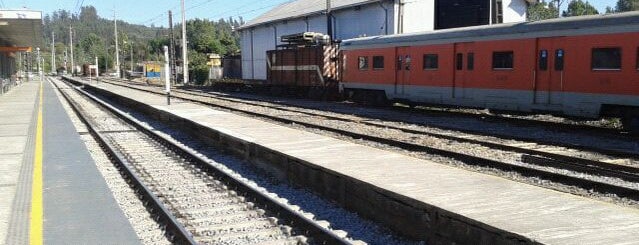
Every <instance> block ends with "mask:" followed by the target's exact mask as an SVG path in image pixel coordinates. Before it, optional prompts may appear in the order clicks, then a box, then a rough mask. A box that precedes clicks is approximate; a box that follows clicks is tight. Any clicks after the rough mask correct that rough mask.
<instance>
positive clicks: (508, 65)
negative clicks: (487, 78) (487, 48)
mask: <svg viewBox="0 0 639 245" xmlns="http://www.w3.org/2000/svg"><path fill="white" fill-rule="evenodd" d="M514 61H515V54H514V52H513V51H505V52H493V69H513V68H514Z"/></svg>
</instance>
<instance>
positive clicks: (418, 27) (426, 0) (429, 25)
mask: <svg viewBox="0 0 639 245" xmlns="http://www.w3.org/2000/svg"><path fill="white" fill-rule="evenodd" d="M401 9H402V11H403V21H402V28H401V32H402V33H410V32H421V31H432V30H435V0H404V1H402V6H401Z"/></svg>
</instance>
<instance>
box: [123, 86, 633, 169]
mask: <svg viewBox="0 0 639 245" xmlns="http://www.w3.org/2000/svg"><path fill="white" fill-rule="evenodd" d="M110 84H113V85H118V86H123V85H120V84H117V83H110ZM126 87H128V88H132V89H136V90H139V91H144V92H151V93H156V94H161V93H159V92H156V91H152V90H145V89H141V88H136V87H131V86H126ZM181 93H184V92H181ZM186 94H189V95H193V96H200V97H205V98H213V99H219V100H224V101H228V102H233V103H243V104H247V105H251V106H259V107H265V108H270V109H274V110H281V111H288V112H294V113H300V114H305V115H309V116H314V117H323V118H326V119H330V120H338V121H343V122H351V123H358V124H364V125H369V126H375V127H380V128H388V129H395V130H399V131H402V132H406V133H411V134H421V135H426V136H431V137H436V138H440V139H445V140H453V141H458V142H464V143H470V144H477V145H481V146H485V147H488V148H492V149H498V150H503V151H510V152H517V153H521V154H524V155H523V156H522V161H523V162H525V163H529V164H534V165H541V166H547V167H555V168H557V167H559V168H563V169H569V170H574V171H579V172H582V173H588V174H599V175H605V176H609V177H614V178H620V179H623V180H627V181H635V182H639V168H636V167H631V166H625V165H620V164H611V163H606V162H602V161H596V160H590V159H584V158H579V157H573V156H566V155H562V154H556V153H551V152H545V151H539V150H534V149H528V148H523V147H517V146H512V145H506V144H499V143H493V142H487V141H482V140H476V139H468V138H463V137H458V136H452V135H444V134H439V133H432V132H424V131H421V130H414V129H407V128H402V127H396V126H389V125H381V124H379V123H375V122H367V121H356V120H352V119H347V118H341V117H337V116H329V115H321V114H316V113H311V112H304V111H299V110H295V109H289V108H283V107H279V106H269V105H261V104H258V103H253V102H248V101H240V100H239V99H235V98H232V99H229V98H218V97H213V96H210V95H208V94H198V93H194V92H190V91H189V92H188V93H186ZM177 98H180V99H183V100H186V101H190V102H195V103H200V104H205V105H208V106H216V107H221V108H224V109H227V110H232V111H239V112H242V113H247V114H250V115H253V116H259V117H266V115H263V114H260V113H253V112H251V111H247V110H242V109H237V108H234V107H228V106H222V105H219V104H215V103H212V102H207V101H202V100H197V99H192V98H187V97H183V96H177ZM269 103H271V102H269ZM269 119H271V120H276V121H280V122H283V123H287V124H291V123H295V124H308V123H305V122H301V121H297V120H292V119H283V120H280V119H282V118H280V117H276V116H269ZM305 126H307V127H314V128H317V127H318V126H319V125H315V124H308V125H305ZM321 127H323V126H321ZM323 130H327V129H323ZM336 133H337V132H336ZM349 133H350V132H349ZM352 137H355V138H361V137H363V136H361V135H355V136H352ZM366 137H370V136H368V135H367V136H366ZM599 153H604V154H607V153H609V152H599ZM609 155H615V154H609ZM624 156H625V155H624ZM626 157H627V156H626ZM633 158H639V154H638V155H636V156H635V155H633Z"/></svg>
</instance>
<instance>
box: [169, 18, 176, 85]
mask: <svg viewBox="0 0 639 245" xmlns="http://www.w3.org/2000/svg"><path fill="white" fill-rule="evenodd" d="M169 65H170V66H171V82H172V83H175V82H176V81H177V73H176V72H175V36H174V35H173V12H171V10H169Z"/></svg>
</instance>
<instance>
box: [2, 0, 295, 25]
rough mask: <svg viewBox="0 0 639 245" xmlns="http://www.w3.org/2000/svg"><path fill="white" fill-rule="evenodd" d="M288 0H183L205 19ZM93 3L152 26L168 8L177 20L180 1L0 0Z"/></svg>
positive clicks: (37, 5)
mask: <svg viewBox="0 0 639 245" xmlns="http://www.w3.org/2000/svg"><path fill="white" fill-rule="evenodd" d="M286 1H287V0H257V1H256V0H185V7H186V9H187V13H186V16H187V18H189V19H191V18H208V19H214V20H217V19H219V18H228V17H229V16H233V17H234V18H235V17H237V16H243V17H244V19H245V20H249V19H251V18H254V17H256V16H257V15H259V14H262V13H264V12H265V11H267V10H269V9H270V8H272V7H274V6H276V5H277V4H280V3H283V2H286ZM80 4H82V5H84V6H87V5H93V6H95V7H96V9H97V10H98V15H100V16H102V17H107V18H112V17H113V10H114V9H115V10H116V11H117V16H118V19H122V20H124V21H127V22H130V23H135V24H144V25H151V24H154V25H155V26H166V25H168V17H167V14H166V13H167V11H168V10H172V11H173V22H179V21H180V19H181V16H180V0H0V6H1V7H4V8H7V9H17V8H22V7H27V8H29V9H33V10H41V11H44V13H45V14H47V13H51V12H53V11H55V10H58V9H65V10H69V11H72V12H74V13H75V12H76V11H78V9H79V7H78V6H79V5H80Z"/></svg>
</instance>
